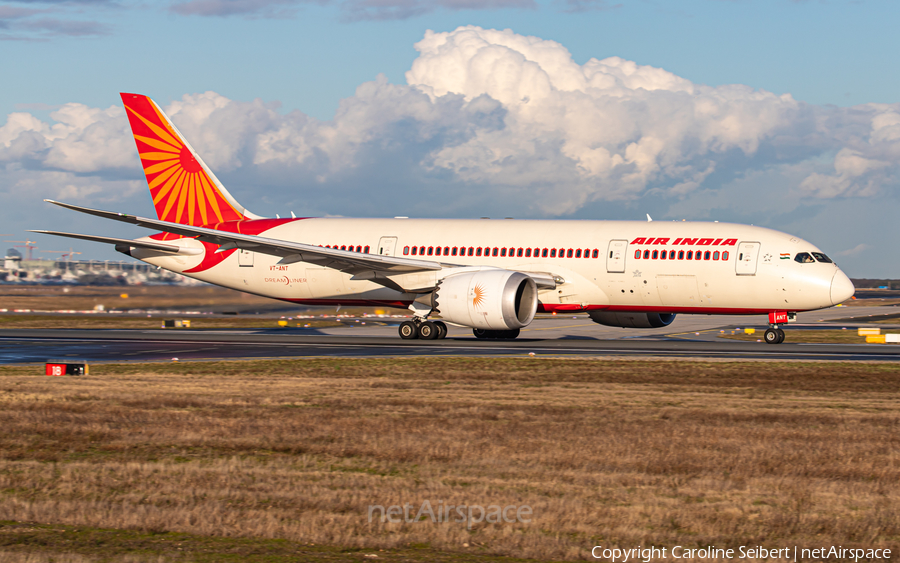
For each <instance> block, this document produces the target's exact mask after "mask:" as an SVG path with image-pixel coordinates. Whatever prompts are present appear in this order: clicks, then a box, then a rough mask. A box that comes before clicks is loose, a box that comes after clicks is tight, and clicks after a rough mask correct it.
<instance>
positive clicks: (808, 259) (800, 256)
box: [794, 252, 815, 264]
mask: <svg viewBox="0 0 900 563" xmlns="http://www.w3.org/2000/svg"><path fill="white" fill-rule="evenodd" d="M794 262H800V263H801V264H812V263H814V262H815V260H814V259H813V257H812V256H811V255H810V254H809V252H798V253H797V255H796V256H794Z"/></svg>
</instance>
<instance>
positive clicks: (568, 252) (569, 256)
mask: <svg viewBox="0 0 900 563" xmlns="http://www.w3.org/2000/svg"><path fill="white" fill-rule="evenodd" d="M571 257H572V249H571V248H570V249H569V250H568V251H566V258H571Z"/></svg>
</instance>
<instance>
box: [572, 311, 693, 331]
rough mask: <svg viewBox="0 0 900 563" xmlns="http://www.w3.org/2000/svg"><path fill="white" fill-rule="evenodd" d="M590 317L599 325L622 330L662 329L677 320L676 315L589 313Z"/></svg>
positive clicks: (612, 312)
mask: <svg viewBox="0 0 900 563" xmlns="http://www.w3.org/2000/svg"><path fill="white" fill-rule="evenodd" d="M588 315H589V316H590V317H591V320H592V321H594V322H595V323H597V324H601V325H606V326H620V327H622V328H662V327H664V326H669V325H670V324H672V321H674V320H675V313H629V312H622V311H589V312H588Z"/></svg>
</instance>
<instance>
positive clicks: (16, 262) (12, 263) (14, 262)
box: [3, 248, 22, 272]
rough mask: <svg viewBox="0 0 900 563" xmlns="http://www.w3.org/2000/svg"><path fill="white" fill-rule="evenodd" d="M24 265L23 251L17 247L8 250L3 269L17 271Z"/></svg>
mask: <svg viewBox="0 0 900 563" xmlns="http://www.w3.org/2000/svg"><path fill="white" fill-rule="evenodd" d="M21 266H22V253H21V252H19V251H18V250H16V249H15V248H10V249H9V250H7V251H6V257H5V258H4V259H3V269H4V270H9V271H12V272H15V271H17V270H19V269H20V267H21Z"/></svg>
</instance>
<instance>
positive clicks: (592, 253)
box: [591, 248, 598, 258]
mask: <svg viewBox="0 0 900 563" xmlns="http://www.w3.org/2000/svg"><path fill="white" fill-rule="evenodd" d="M597 254H598V253H597V249H596V248H595V249H594V251H593V252H591V257H592V258H596V257H597Z"/></svg>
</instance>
